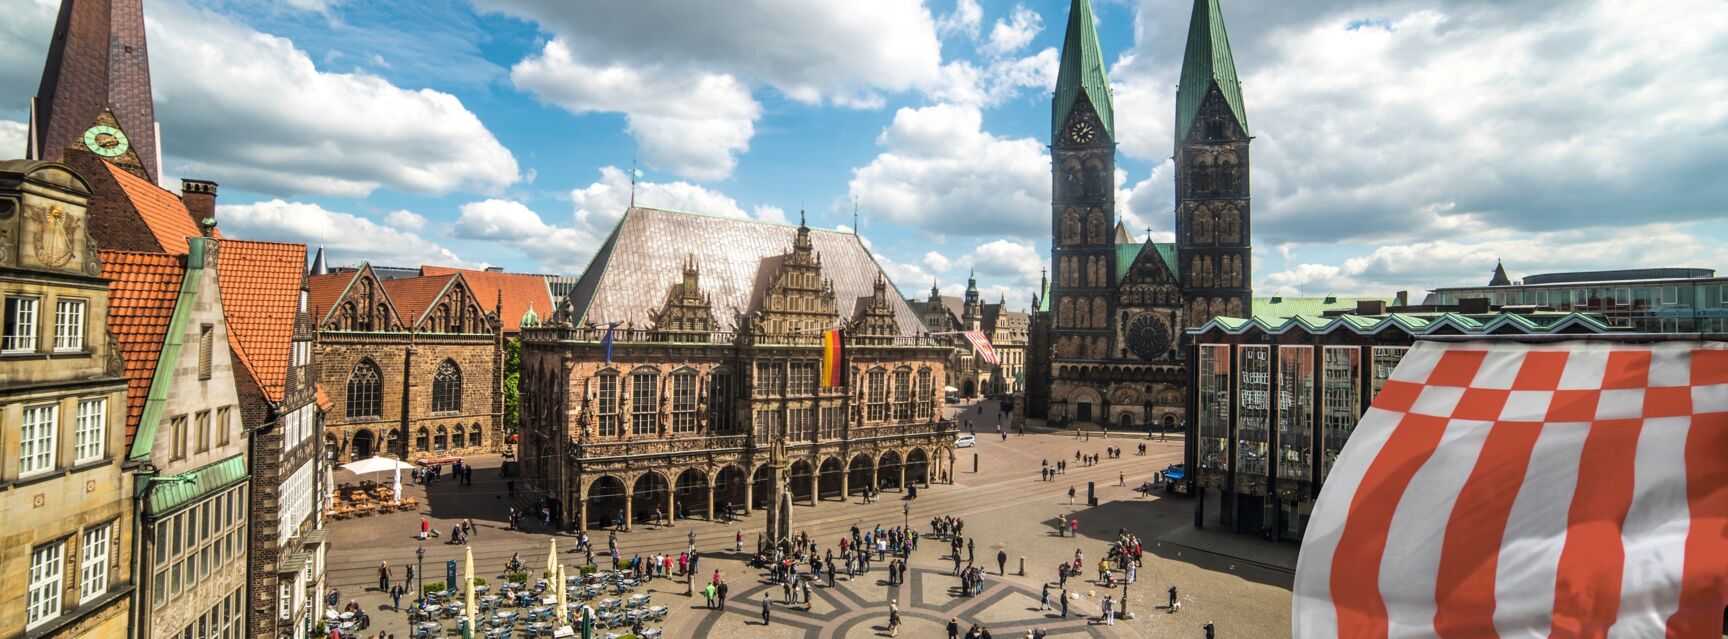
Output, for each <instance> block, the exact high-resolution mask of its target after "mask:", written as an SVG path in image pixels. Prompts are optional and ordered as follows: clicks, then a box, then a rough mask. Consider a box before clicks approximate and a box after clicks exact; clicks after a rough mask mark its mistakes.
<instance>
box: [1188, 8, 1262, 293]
mask: <svg viewBox="0 0 1728 639" xmlns="http://www.w3.org/2000/svg"><path fill="white" fill-rule="evenodd" d="M1218 2H1219V0H1194V14H1193V16H1192V17H1191V18H1190V19H1189V23H1188V47H1187V50H1186V52H1184V54H1183V57H1182V77H1181V82H1180V83H1179V84H1178V85H1177V89H1176V154H1175V161H1176V245H1177V264H1178V265H1179V268H1180V270H1181V273H1182V287H1183V294H1184V298H1185V299H1184V301H1185V303H1186V305H1187V308H1188V312H1187V314H1186V315H1187V324H1188V325H1189V326H1191V327H1192V326H1199V325H1201V324H1204V323H1206V321H1207V320H1209V319H1211V318H1213V317H1216V316H1220V315H1223V316H1229V317H1248V316H1249V315H1251V314H1252V313H1253V312H1254V311H1253V307H1252V304H1253V291H1252V289H1251V288H1250V287H1251V286H1252V283H1251V275H1252V273H1253V268H1252V266H1253V264H1252V257H1251V256H1250V254H1249V241H1248V240H1249V230H1250V228H1251V226H1250V224H1249V220H1250V219H1251V217H1252V216H1251V215H1250V213H1249V197H1248V144H1249V142H1250V141H1251V140H1252V139H1253V138H1251V137H1249V134H1248V117H1247V112H1246V111H1245V110H1244V109H1243V103H1242V86H1241V83H1240V82H1238V81H1237V78H1236V62H1235V60H1234V59H1232V57H1231V55H1230V38H1229V37H1228V36H1227V35H1226V34H1225V32H1224V15H1223V13H1222V12H1221V11H1220V10H1219V8H1218Z"/></svg>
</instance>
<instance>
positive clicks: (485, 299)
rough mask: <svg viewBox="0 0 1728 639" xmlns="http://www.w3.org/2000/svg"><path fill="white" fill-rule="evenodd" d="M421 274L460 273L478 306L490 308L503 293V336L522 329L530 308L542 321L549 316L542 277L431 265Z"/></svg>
mask: <svg viewBox="0 0 1728 639" xmlns="http://www.w3.org/2000/svg"><path fill="white" fill-rule="evenodd" d="M420 272H421V273H422V274H425V275H449V274H452V273H461V274H462V279H463V280H466V281H467V282H468V287H469V288H470V289H472V290H473V291H474V298H475V299H478V300H480V305H481V306H485V305H488V304H492V303H493V301H494V300H497V299H498V296H499V294H500V293H502V294H503V296H504V317H502V318H500V319H502V320H503V321H504V332H506V333H515V332H518V331H520V330H521V329H522V327H521V323H522V315H523V314H524V313H527V312H528V309H529V308H530V307H532V308H533V309H534V312H535V314H536V315H539V316H541V317H545V316H547V315H550V314H551V313H552V308H553V307H552V294H551V292H550V289H548V288H547V287H546V276H544V275H528V274H524V273H499V272H496V271H475V270H470V269H463V268H450V267H448V266H432V265H426V266H421V267H420Z"/></svg>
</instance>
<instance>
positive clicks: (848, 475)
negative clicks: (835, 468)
mask: <svg viewBox="0 0 1728 639" xmlns="http://www.w3.org/2000/svg"><path fill="white" fill-rule="evenodd" d="M850 483H852V464H851V462H847V464H846V465H845V466H844V467H842V468H841V469H840V501H846V498H847V497H850V496H852V492H851V489H850V487H849V486H848V484H850Z"/></svg>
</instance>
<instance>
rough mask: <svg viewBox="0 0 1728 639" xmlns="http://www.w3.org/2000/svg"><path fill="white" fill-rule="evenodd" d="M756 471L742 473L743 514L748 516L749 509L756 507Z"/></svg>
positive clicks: (752, 469)
mask: <svg viewBox="0 0 1728 639" xmlns="http://www.w3.org/2000/svg"><path fill="white" fill-rule="evenodd" d="M755 497H756V469H755V468H750V469H747V470H745V471H744V514H746V515H748V514H750V508H751V507H752V506H755V505H756V499H755Z"/></svg>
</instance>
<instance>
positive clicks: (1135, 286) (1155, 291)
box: [1117, 240, 1182, 306]
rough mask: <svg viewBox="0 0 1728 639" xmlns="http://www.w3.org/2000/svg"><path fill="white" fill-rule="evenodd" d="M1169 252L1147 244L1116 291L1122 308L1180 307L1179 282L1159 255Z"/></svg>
mask: <svg viewBox="0 0 1728 639" xmlns="http://www.w3.org/2000/svg"><path fill="white" fill-rule="evenodd" d="M1168 249H1169V247H1160V246H1158V244H1157V243H1156V242H1153V241H1150V240H1148V241H1147V242H1146V244H1145V246H1143V247H1142V248H1141V249H1140V255H1139V256H1137V257H1136V258H1135V259H1134V263H1133V264H1132V265H1131V266H1129V267H1128V272H1127V274H1125V275H1124V276H1123V277H1122V284H1121V287H1120V288H1118V289H1117V295H1118V296H1119V297H1120V303H1121V305H1122V306H1181V304H1182V286H1181V283H1180V282H1181V280H1180V279H1179V278H1177V277H1176V273H1174V272H1173V271H1171V269H1170V263H1169V262H1166V261H1165V259H1164V256H1163V254H1162V253H1163V251H1164V250H1168Z"/></svg>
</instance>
